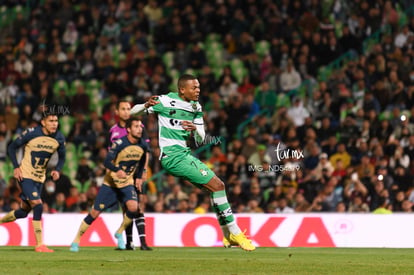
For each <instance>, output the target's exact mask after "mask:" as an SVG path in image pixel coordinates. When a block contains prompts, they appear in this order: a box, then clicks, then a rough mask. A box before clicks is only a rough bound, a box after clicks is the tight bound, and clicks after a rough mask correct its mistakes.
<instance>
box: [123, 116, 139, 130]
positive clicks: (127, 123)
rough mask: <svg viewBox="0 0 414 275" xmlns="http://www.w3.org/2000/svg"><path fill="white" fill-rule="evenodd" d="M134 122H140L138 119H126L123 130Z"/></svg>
mask: <svg viewBox="0 0 414 275" xmlns="http://www.w3.org/2000/svg"><path fill="white" fill-rule="evenodd" d="M134 121H141V119H139V118H138V117H130V118H128V119H127V121H126V123H125V128H127V129H128V128H131V126H132V122H134Z"/></svg>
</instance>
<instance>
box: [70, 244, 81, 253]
mask: <svg viewBox="0 0 414 275" xmlns="http://www.w3.org/2000/svg"><path fill="white" fill-rule="evenodd" d="M69 250H70V251H71V252H79V244H78V243H72V244H71V245H70V249H69Z"/></svg>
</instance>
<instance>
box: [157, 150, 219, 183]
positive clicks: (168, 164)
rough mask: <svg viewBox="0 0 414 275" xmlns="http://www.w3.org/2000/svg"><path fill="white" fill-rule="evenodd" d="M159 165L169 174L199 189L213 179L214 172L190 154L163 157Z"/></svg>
mask: <svg viewBox="0 0 414 275" xmlns="http://www.w3.org/2000/svg"><path fill="white" fill-rule="evenodd" d="M161 165H162V167H163V168H164V169H165V170H167V172H168V173H169V174H171V175H173V176H175V177H178V178H182V179H185V180H188V181H189V182H191V183H192V184H194V185H196V186H197V187H199V188H201V187H202V185H203V184H207V183H208V182H209V181H210V180H211V179H212V178H213V177H214V172H213V171H211V169H210V168H208V167H207V165H205V164H204V163H203V162H201V161H200V160H199V159H198V158H195V157H194V156H192V155H191V154H190V153H184V154H178V155H168V156H165V157H163V158H162V159H161Z"/></svg>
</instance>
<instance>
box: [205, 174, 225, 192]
mask: <svg viewBox="0 0 414 275" xmlns="http://www.w3.org/2000/svg"><path fill="white" fill-rule="evenodd" d="M206 188H207V189H209V190H210V191H211V192H217V191H222V190H224V188H225V187H224V182H223V181H222V180H221V179H220V178H219V177H217V176H214V177H213V178H212V179H211V180H210V181H209V182H208V183H207V184H206Z"/></svg>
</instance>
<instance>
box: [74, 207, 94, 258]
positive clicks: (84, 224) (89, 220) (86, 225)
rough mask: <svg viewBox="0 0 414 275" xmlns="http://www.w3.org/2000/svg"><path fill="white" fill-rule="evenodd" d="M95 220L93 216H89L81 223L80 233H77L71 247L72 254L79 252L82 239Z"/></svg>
mask: <svg viewBox="0 0 414 275" xmlns="http://www.w3.org/2000/svg"><path fill="white" fill-rule="evenodd" d="M94 220H95V219H94V218H93V217H92V216H91V214H88V215H87V216H86V217H85V218H84V219H83V221H82V222H81V224H80V226H79V229H78V233H76V236H75V239H74V240H73V242H72V243H71V245H70V248H69V251H71V252H79V242H80V239H81V237H82V235H83V234H84V233H85V232H86V230H88V228H89V226H90V225H91V224H92V223H93V221H94Z"/></svg>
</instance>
